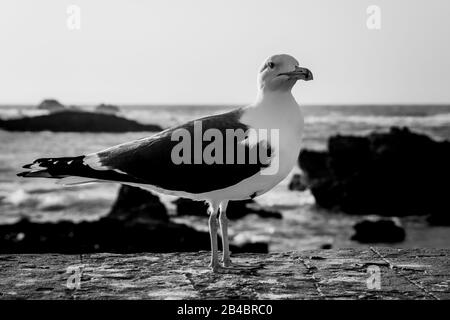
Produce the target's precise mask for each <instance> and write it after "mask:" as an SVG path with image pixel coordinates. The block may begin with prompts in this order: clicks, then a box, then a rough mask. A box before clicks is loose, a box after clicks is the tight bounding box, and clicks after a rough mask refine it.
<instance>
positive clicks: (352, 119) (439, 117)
mask: <svg viewBox="0 0 450 320" xmlns="http://www.w3.org/2000/svg"><path fill="white" fill-rule="evenodd" d="M305 123H306V124H311V125H312V124H324V125H336V124H345V123H349V124H361V125H371V126H386V127H390V126H406V127H409V126H414V127H417V126H423V127H442V126H450V113H444V114H435V115H429V116H421V117H418V116H373V115H367V116H366V115H364V116H360V115H343V114H330V115H327V116H313V115H311V116H306V117H305Z"/></svg>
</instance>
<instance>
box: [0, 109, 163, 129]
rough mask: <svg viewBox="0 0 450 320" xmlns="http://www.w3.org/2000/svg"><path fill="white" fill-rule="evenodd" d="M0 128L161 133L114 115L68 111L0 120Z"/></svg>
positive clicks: (152, 125) (153, 127)
mask: <svg viewBox="0 0 450 320" xmlns="http://www.w3.org/2000/svg"><path fill="white" fill-rule="evenodd" d="M0 128H1V129H4V130H8V131H53V132H135V131H161V130H162V128H161V127H160V126H158V125H155V124H141V123H139V122H136V121H133V120H129V119H126V118H122V117H118V116H116V115H113V114H105V113H96V112H87V111H77V110H66V111H60V112H55V113H51V114H48V115H42V116H36V117H23V118H19V119H7V120H1V119H0Z"/></svg>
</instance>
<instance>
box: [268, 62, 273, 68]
mask: <svg viewBox="0 0 450 320" xmlns="http://www.w3.org/2000/svg"><path fill="white" fill-rule="evenodd" d="M267 66H268V67H269V68H270V69H273V68H275V63H273V62H269V63H267Z"/></svg>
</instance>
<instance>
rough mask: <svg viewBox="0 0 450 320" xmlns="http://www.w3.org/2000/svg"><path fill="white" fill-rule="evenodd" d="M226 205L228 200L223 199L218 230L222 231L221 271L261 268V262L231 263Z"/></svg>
mask: <svg viewBox="0 0 450 320" xmlns="http://www.w3.org/2000/svg"><path fill="white" fill-rule="evenodd" d="M227 206H228V201H223V202H221V203H220V216H219V222H220V231H221V233H222V250H223V267H222V268H221V271H224V272H239V271H246V270H248V271H251V270H255V269H259V268H262V265H261V264H256V265H247V264H244V265H242V264H236V263H231V258H230V243H229V239H228V218H227Z"/></svg>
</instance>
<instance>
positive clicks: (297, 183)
mask: <svg viewBox="0 0 450 320" xmlns="http://www.w3.org/2000/svg"><path fill="white" fill-rule="evenodd" d="M288 189H289V190H296V191H305V190H306V189H308V185H307V184H306V181H305V178H304V176H302V175H301V174H299V173H296V174H294V175H293V176H292V178H291V181H290V182H289V185H288Z"/></svg>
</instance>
